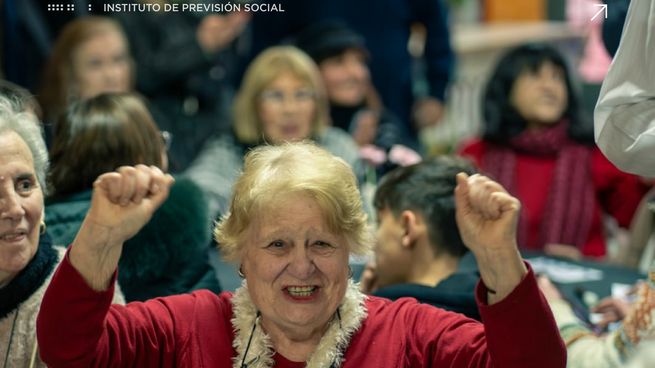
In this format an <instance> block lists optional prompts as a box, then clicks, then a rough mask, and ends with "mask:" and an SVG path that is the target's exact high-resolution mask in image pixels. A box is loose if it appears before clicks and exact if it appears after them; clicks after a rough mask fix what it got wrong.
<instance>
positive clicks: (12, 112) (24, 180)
mask: <svg viewBox="0 0 655 368" xmlns="http://www.w3.org/2000/svg"><path fill="white" fill-rule="evenodd" d="M21 96H22V97H21ZM34 106H36V105H33V100H31V98H27V95H26V94H23V90H21V89H18V90H16V89H14V88H13V87H12V86H11V85H9V84H4V85H3V86H2V91H1V94H0V359H2V362H3V363H2V364H3V365H2V366H3V367H25V366H27V364H28V363H29V364H30V366H31V367H38V368H44V367H45V363H43V362H42V361H41V359H40V358H39V354H38V351H39V348H38V344H37V341H36V316H37V314H38V312H39V308H40V306H41V300H42V298H43V295H44V293H45V290H46V287H47V286H48V283H49V282H50V279H51V278H52V275H53V273H54V270H55V267H56V266H57V264H59V262H61V260H62V259H63V258H64V256H65V251H64V249H62V248H57V247H54V246H53V244H52V239H51V238H50V236H49V235H48V233H47V231H46V225H45V223H44V222H43V207H44V204H43V197H44V192H45V179H46V171H47V168H48V152H47V150H46V147H45V142H44V141H43V136H42V131H41V127H40V124H39V122H38V120H36V117H35V115H34V113H33V110H32V111H30V109H33V108H34ZM112 294H113V293H110V295H109V300H108V301H109V302H111V301H112V298H113V302H116V303H122V302H123V297H122V295H121V294H120V292H118V291H117V292H116V293H115V294H113V295H112Z"/></svg>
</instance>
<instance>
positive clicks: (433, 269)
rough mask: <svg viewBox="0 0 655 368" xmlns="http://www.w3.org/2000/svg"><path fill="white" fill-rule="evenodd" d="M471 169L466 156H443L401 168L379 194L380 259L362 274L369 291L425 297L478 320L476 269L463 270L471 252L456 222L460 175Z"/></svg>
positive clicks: (377, 254) (386, 180)
mask: <svg viewBox="0 0 655 368" xmlns="http://www.w3.org/2000/svg"><path fill="white" fill-rule="evenodd" d="M459 172H466V173H467V174H472V173H474V172H475V170H474V169H473V166H472V165H471V164H470V163H469V162H468V161H466V160H464V159H461V158H457V157H450V156H442V157H438V158H434V159H431V160H428V161H424V162H421V163H418V164H415V165H411V166H406V167H399V168H397V169H395V170H393V171H391V172H390V173H388V174H387V175H385V176H384V177H383V178H382V180H381V181H380V184H379V186H378V189H377V192H376V193H375V199H374V206H375V208H376V210H377V214H378V231H377V245H376V247H375V264H369V265H368V266H367V269H366V270H365V271H364V274H363V276H362V283H361V287H362V289H364V291H365V292H368V293H373V294H374V295H376V296H382V297H385V298H389V299H398V298H401V297H413V298H416V299H417V300H419V301H420V302H423V303H427V304H431V305H434V306H437V307H440V308H443V309H447V310H451V311H455V312H459V313H463V314H465V315H467V316H469V317H472V318H476V319H479V318H480V316H479V312H478V309H477V306H476V304H475V299H474V292H473V291H474V288H475V285H476V283H477V280H478V278H479V276H478V274H477V272H474V271H471V270H467V271H460V270H458V269H459V263H460V260H461V259H462V257H464V255H465V254H466V252H467V248H466V247H465V246H464V244H463V242H462V239H461V237H460V234H459V231H458V230H457V224H456V222H455V198H454V190H455V187H456V185H457V182H456V179H455V175H457V173H459Z"/></svg>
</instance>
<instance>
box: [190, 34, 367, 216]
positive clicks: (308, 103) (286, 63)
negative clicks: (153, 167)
mask: <svg viewBox="0 0 655 368" xmlns="http://www.w3.org/2000/svg"><path fill="white" fill-rule="evenodd" d="M232 119H233V125H232V127H233V129H232V130H233V131H232V134H227V135H222V136H218V137H215V138H213V139H212V140H210V141H209V142H208V143H207V144H206V145H205V147H204V149H203V150H202V152H201V153H200V154H199V156H198V157H197V158H196V160H195V161H194V162H193V163H192V165H191V167H190V168H189V169H188V170H187V171H186V172H185V175H188V176H189V177H191V178H192V179H193V180H194V181H195V182H196V183H198V185H199V186H200V187H201V188H203V190H204V191H205V193H206V194H207V196H208V197H209V208H210V214H212V215H218V214H224V213H226V211H227V207H228V204H229V200H230V197H231V195H232V186H233V184H234V182H235V181H236V179H237V176H238V174H239V171H240V170H241V168H242V166H243V156H244V154H245V153H246V152H247V151H248V150H249V149H251V148H254V147H256V146H259V145H261V144H263V143H270V144H279V143H283V142H296V141H301V140H304V139H312V140H314V141H315V142H316V143H317V144H318V145H319V146H321V147H323V148H325V149H327V150H328V151H330V152H332V153H333V154H335V155H337V156H339V157H341V158H343V159H344V160H346V162H347V163H348V164H349V165H351V166H353V167H354V168H355V170H356V171H357V172H359V171H361V170H363V167H362V166H361V165H360V162H359V159H358V158H359V154H358V151H357V144H356V143H355V141H354V140H353V139H352V137H350V135H349V134H348V133H346V132H345V131H343V130H341V129H339V128H335V127H332V126H331V124H330V116H329V111H328V99H327V95H326V92H325V88H324V87H323V84H322V81H321V75H320V72H319V71H318V67H317V66H316V64H315V63H314V62H313V61H312V59H311V58H309V56H307V55H306V54H305V53H303V52H302V51H300V50H299V49H297V48H295V47H291V46H277V47H271V48H268V49H266V50H265V51H264V52H262V53H261V54H260V55H259V56H258V57H257V58H256V59H255V60H254V61H253V62H252V64H250V66H249V67H248V70H247V71H246V74H245V76H244V79H243V82H242V84H241V88H240V89H239V91H238V93H237V96H236V99H235V102H234V111H233V117H232Z"/></svg>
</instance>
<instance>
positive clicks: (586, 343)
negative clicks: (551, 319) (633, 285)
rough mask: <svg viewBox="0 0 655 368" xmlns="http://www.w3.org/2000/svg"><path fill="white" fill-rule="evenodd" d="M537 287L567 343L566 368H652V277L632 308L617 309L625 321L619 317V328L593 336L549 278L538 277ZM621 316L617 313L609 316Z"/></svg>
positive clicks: (654, 287)
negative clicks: (546, 301) (544, 297)
mask: <svg viewBox="0 0 655 368" xmlns="http://www.w3.org/2000/svg"><path fill="white" fill-rule="evenodd" d="M539 287H540V288H541V290H542V292H543V293H544V295H545V296H546V299H547V300H548V304H550V307H551V309H552V311H553V314H554V315H555V320H556V321H557V327H558V328H559V330H560V333H561V335H562V338H563V339H564V342H565V343H566V346H567V351H568V362H567V367H569V368H647V367H652V364H653V362H654V361H655V274H651V275H650V281H649V282H641V283H640V284H638V286H637V292H636V294H637V298H636V299H635V301H634V302H633V303H632V305H628V306H626V307H621V308H619V309H625V318H624V316H622V315H621V316H619V317H620V319H622V320H623V321H622V322H621V324H620V326H619V327H618V328H617V329H616V330H614V331H612V332H609V333H606V334H602V335H596V334H595V333H594V332H592V331H591V329H590V328H589V327H588V326H587V325H585V324H584V323H583V322H582V321H580V320H579V319H578V318H577V317H576V316H575V314H574V313H573V309H572V308H571V305H570V304H569V303H568V302H567V301H566V300H565V299H564V298H563V297H562V295H561V294H560V293H559V291H558V290H557V288H556V287H555V286H554V285H553V284H552V283H551V282H550V280H548V278H546V277H544V276H541V277H539ZM601 304H602V303H601ZM606 305H610V304H609V303H607V304H606ZM606 312H608V309H606ZM623 313H624V312H621V311H617V312H611V313H608V314H623ZM612 319H614V317H612Z"/></svg>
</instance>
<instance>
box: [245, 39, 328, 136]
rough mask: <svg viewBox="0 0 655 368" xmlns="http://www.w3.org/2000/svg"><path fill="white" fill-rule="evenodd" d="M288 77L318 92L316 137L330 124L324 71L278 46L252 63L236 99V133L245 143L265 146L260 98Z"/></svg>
mask: <svg viewBox="0 0 655 368" xmlns="http://www.w3.org/2000/svg"><path fill="white" fill-rule="evenodd" d="M284 73H290V74H291V75H293V76H294V77H297V78H298V79H300V80H302V81H303V82H305V83H307V84H308V85H309V88H311V89H312V91H313V92H314V95H315V97H314V102H315V103H316V116H315V117H314V121H313V122H312V136H313V137H315V136H317V135H318V134H319V133H320V131H321V130H322V129H323V128H324V127H325V126H326V125H327V124H328V123H329V119H330V118H329V109H328V98H327V95H326V92H325V88H324V86H323V82H322V79H321V74H320V71H319V70H318V67H317V66H316V64H315V63H314V61H313V60H312V59H311V58H310V57H309V56H307V54H305V53H304V52H302V51H301V50H300V49H298V48H295V47H292V46H274V47H270V48H268V49H266V50H264V51H263V52H262V53H261V54H259V55H258V56H257V57H256V58H255V60H253V61H252V63H251V64H250V66H249V67H248V70H246V73H245V76H244V78H243V82H242V83H241V88H240V89H239V92H238V93H237V95H236V97H235V100H234V111H233V124H234V133H235V134H236V136H237V138H238V139H239V141H240V142H241V143H245V144H250V145H255V144H260V143H262V142H263V139H262V138H263V128H262V122H261V120H260V119H259V96H260V94H261V93H262V91H263V90H264V89H265V88H266V87H268V86H269V85H270V84H271V83H272V82H273V81H274V80H275V79H276V78H278V77H279V76H280V75H282V74H284ZM306 138H312V137H306Z"/></svg>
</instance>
